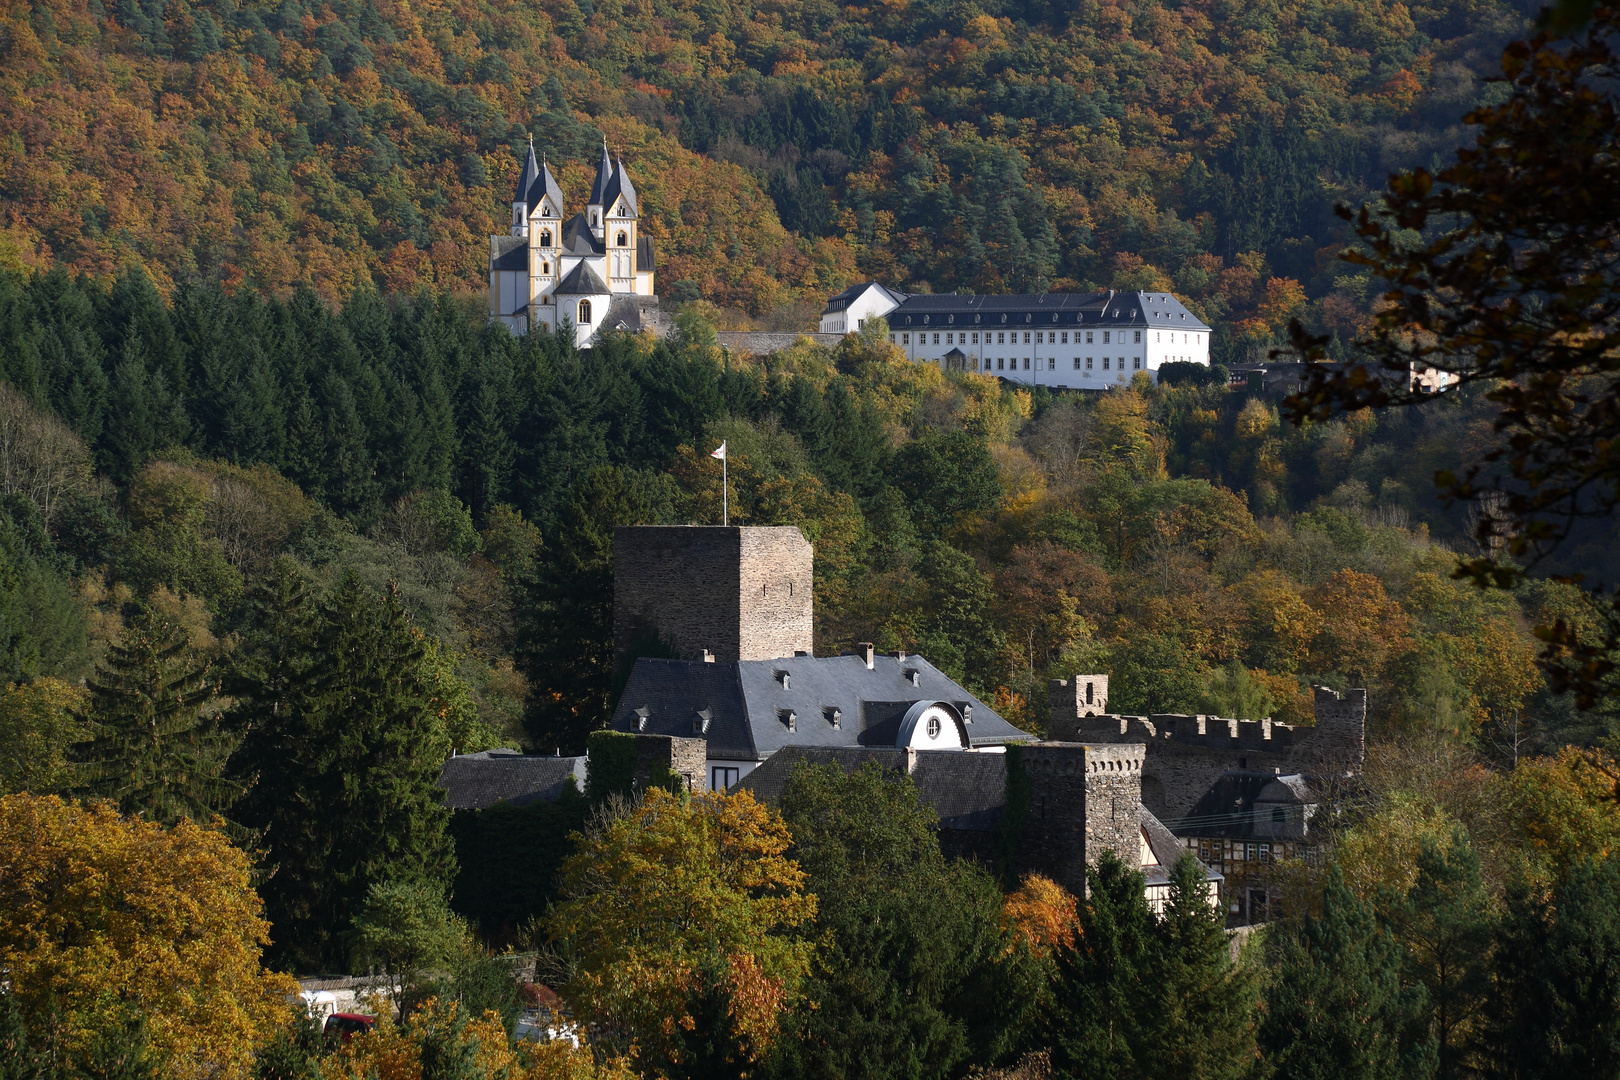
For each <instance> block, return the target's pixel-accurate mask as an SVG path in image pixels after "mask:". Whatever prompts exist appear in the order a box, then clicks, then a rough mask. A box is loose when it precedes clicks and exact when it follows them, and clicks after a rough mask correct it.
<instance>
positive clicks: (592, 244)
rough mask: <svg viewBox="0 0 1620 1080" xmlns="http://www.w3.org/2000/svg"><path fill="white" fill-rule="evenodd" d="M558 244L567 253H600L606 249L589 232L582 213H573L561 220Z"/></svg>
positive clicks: (588, 226)
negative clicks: (560, 234)
mask: <svg viewBox="0 0 1620 1080" xmlns="http://www.w3.org/2000/svg"><path fill="white" fill-rule="evenodd" d="M560 246H561V247H562V249H563V251H564V252H565V253H567V254H569V255H601V254H603V253H604V252H606V251H607V248H606V247H605V246H603V244H602V242H601V241H600V240H598V239H597V238H596V234H595V233H593V232H591V227H590V225H589V224H588V223H587V222H586V220H585V215H584V214H575V215H574V216H573V217H571V218H569V219H568V220H567V221H565V222H563V227H562V244H561V245H560Z"/></svg>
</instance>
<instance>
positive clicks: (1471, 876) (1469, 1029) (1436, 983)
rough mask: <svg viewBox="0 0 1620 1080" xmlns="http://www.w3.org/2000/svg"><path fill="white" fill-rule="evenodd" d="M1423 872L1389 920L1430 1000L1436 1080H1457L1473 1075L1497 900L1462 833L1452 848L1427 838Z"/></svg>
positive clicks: (1421, 858)
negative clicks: (1492, 909)
mask: <svg viewBox="0 0 1620 1080" xmlns="http://www.w3.org/2000/svg"><path fill="white" fill-rule="evenodd" d="M1417 867H1418V874H1417V880H1416V881H1415V882H1414V883H1413V885H1412V888H1411V890H1410V891H1409V892H1408V893H1407V894H1406V896H1405V897H1404V898H1403V899H1402V900H1401V902H1400V903H1398V904H1397V905H1395V906H1394V909H1393V910H1392V911H1391V912H1390V915H1389V921H1390V923H1391V927H1392V929H1393V931H1394V933H1395V935H1396V936H1397V937H1398V938H1399V939H1400V940H1401V942H1402V944H1403V945H1404V946H1405V949H1406V973H1407V978H1408V979H1410V980H1411V981H1412V982H1414V983H1417V984H1420V985H1422V986H1423V988H1424V989H1425V990H1426V991H1427V993H1428V1001H1427V1004H1428V1016H1429V1030H1430V1031H1431V1032H1432V1033H1433V1035H1434V1039H1435V1060H1436V1070H1435V1076H1436V1078H1437V1080H1456V1078H1458V1077H1462V1076H1468V1075H1472V1073H1473V1069H1472V1068H1470V1065H1471V1059H1472V1057H1473V1047H1472V1045H1471V1043H1472V1042H1473V1037H1474V1034H1475V1033H1474V1031H1473V1027H1474V1022H1475V1019H1476V1017H1477V1015H1478V1013H1479V1010H1480V1007H1481V1005H1482V1003H1483V1000H1484V996H1485V992H1486V990H1487V988H1488V987H1489V982H1490V955H1491V931H1492V925H1491V923H1492V919H1491V912H1490V900H1489V898H1488V897H1487V896H1486V895H1485V886H1484V883H1483V882H1482V881H1481V879H1480V874H1479V856H1478V855H1477V854H1475V852H1474V849H1473V846H1472V845H1471V844H1470V843H1469V842H1468V834H1467V833H1466V832H1464V831H1463V829H1462V828H1461V827H1460V826H1459V827H1457V829H1456V830H1455V831H1454V832H1453V833H1452V836H1451V842H1450V844H1449V845H1444V846H1443V845H1441V844H1438V843H1436V842H1435V841H1434V840H1432V839H1425V840H1424V842H1423V848H1422V850H1421V851H1420V852H1419V854H1418V863H1417Z"/></svg>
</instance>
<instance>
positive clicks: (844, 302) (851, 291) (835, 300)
mask: <svg viewBox="0 0 1620 1080" xmlns="http://www.w3.org/2000/svg"><path fill="white" fill-rule="evenodd" d="M873 288H876V289H881V290H882V291H883V293H884V294H885V295H886V296H888V297H889V299H890V300H892V301H893V302H894V303H896V304H898V303H900V302H901V301H903V300H905V298H906V294H905V293H903V292H897V291H896V290H894V289H891V288H889V287H888V286H887V285H884V284H882V283H881V282H877V281H863V282H861V283H860V284H859V285H851V286H850V287H849V288H847V289H845V290H844V291H843V292H841V293H834V294H833V295H831V296H829V297H827V306H826V308H825V309H823V310H822V312H821V313H822V314H823V315H830V314H832V313H833V312H835V311H843V310H844V308H846V307H848V306H849V302H850V301H851V300H854V299H855V298H856V297H858V296H860V295H861V294H862V293H864V292H865V291H866V290H867V289H873Z"/></svg>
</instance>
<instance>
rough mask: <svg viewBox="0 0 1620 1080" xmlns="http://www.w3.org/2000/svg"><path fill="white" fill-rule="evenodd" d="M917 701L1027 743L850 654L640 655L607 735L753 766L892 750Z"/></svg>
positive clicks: (975, 737) (932, 689) (973, 728)
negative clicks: (686, 743)
mask: <svg viewBox="0 0 1620 1080" xmlns="http://www.w3.org/2000/svg"><path fill="white" fill-rule="evenodd" d="M558 291H559V292H561V291H562V290H561V289H560V288H559V289H558ZM913 673H915V675H914V677H915V682H913ZM784 674H785V675H787V676H788V679H787V685H786V686H785V687H784V685H783V680H782V675H784ZM919 701H942V702H945V703H947V704H949V705H951V706H952V707H953V708H955V709H956V710H957V712H958V713H964V712H965V713H966V715H967V717H968V719H969V722H968V723H965V724H964V725H963V730H965V731H966V733H967V737H968V742H969V745H971V746H974V747H979V746H1000V745H1003V744H1005V743H1008V742H1011V741H1013V740H1017V739H1028V738H1030V737H1031V736H1030V735H1028V734H1027V733H1026V732H1023V731H1020V730H1019V729H1017V728H1015V727H1013V726H1012V725H1011V724H1009V723H1008V722H1007V721H1006V720H1004V719H1002V717H1001V716H999V715H997V713H996V712H995V710H993V709H991V708H990V706H988V705H986V704H985V703H984V702H982V701H980V700H979V699H978V698H976V697H974V696H973V695H972V694H970V693H969V692H968V691H967V690H965V689H963V688H962V687H961V686H959V685H957V683H956V682H955V681H954V680H952V679H951V678H950V677H949V676H948V675H946V674H945V673H944V672H942V671H940V670H939V669H938V668H936V667H934V665H932V664H930V663H929V662H928V661H927V660H925V659H923V658H922V657H921V656H907V657H905V658H904V659H901V658H899V657H897V656H875V657H873V663H872V667H871V668H870V669H868V668H867V666H866V662H865V660H863V659H862V658H861V657H858V656H829V657H814V656H785V657H781V658H779V659H776V660H744V661H741V662H735V663H729V664H727V663H705V662H703V661H701V660H659V659H651V658H646V657H643V658H641V659H639V660H637V661H636V663H635V666H634V667H633V668H631V671H630V681H629V682H628V683H627V684H626V685H625V688H624V693H623V694H622V695H620V697H619V701H618V705H617V706H616V708H615V709H614V712H613V728H614V729H615V730H617V731H643V732H645V733H647V734H650V735H680V736H685V737H688V738H691V737H693V736H694V735H697V734H704V735H705V737H706V738H707V739H708V741H709V756H710V757H711V758H728V759H737V760H742V761H760V760H763V759H765V758H768V757H770V756H771V755H772V754H774V753H776V751H778V750H780V749H781V748H783V747H784V746H820V747H859V746H887V747H893V746H894V745H895V739H896V737H897V736H898V735H899V733H900V729H901V724H902V722H903V720H904V717H905V715H906V713H907V712H908V711H909V710H910V708H911V707H912V705H914V704H915V703H917V702H919ZM835 710H836V726H835V722H834V721H835V716H834V711H835ZM700 711H707V712H708V713H709V718H708V722H707V723H708V731H707V732H706V733H705V732H699V731H695V730H694V724H693V718H694V717H695V716H697V715H698V714H699V712H700ZM643 721H645V723H643Z"/></svg>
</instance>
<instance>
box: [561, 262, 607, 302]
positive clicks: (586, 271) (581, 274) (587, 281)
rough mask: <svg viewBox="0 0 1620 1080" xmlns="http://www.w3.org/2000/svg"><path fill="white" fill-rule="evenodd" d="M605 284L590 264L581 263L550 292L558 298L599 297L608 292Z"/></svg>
mask: <svg viewBox="0 0 1620 1080" xmlns="http://www.w3.org/2000/svg"><path fill="white" fill-rule="evenodd" d="M610 291H611V290H610V289H609V288H608V287H607V282H605V281H603V280H602V279H601V277H600V276H598V274H597V273H596V271H595V270H592V269H591V264H590V263H586V262H582V263H580V264H579V265H578V266H576V267H574V268H573V269H572V270H570V271H569V272H568V276H567V277H565V278H563V279H562V280H561V281H559V282H558V283H557V287H556V288H555V289H553V290H552V292H554V293H556V294H557V295H558V296H599V295H601V294H603V293H606V292H610Z"/></svg>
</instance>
